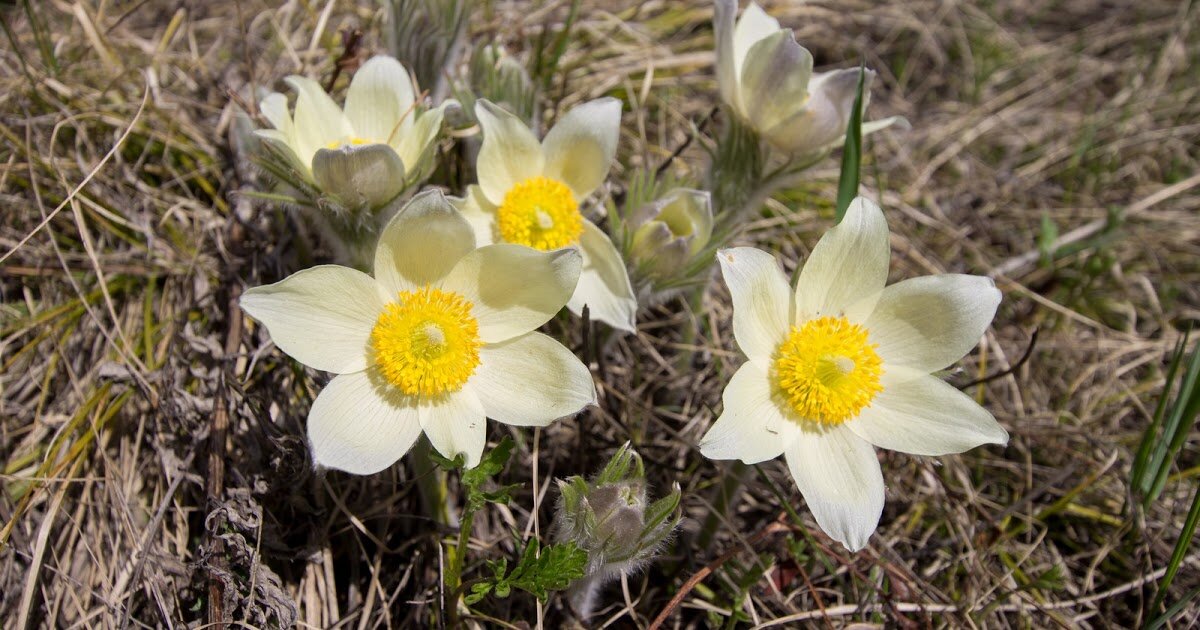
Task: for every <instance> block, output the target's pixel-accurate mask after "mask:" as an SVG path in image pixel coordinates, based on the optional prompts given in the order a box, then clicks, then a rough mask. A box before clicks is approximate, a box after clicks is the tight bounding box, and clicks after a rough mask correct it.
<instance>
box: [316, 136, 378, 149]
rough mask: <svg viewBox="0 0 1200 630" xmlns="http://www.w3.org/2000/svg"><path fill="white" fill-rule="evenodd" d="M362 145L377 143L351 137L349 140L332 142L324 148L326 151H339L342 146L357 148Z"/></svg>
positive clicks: (343, 139)
mask: <svg viewBox="0 0 1200 630" xmlns="http://www.w3.org/2000/svg"><path fill="white" fill-rule="evenodd" d="M364 144H378V143H377V142H372V141H370V140H367V139H366V138H359V137H358V136H351V137H349V138H342V139H341V140H334V141H333V142H330V143H329V144H327V145H325V148H326V149H340V148H342V147H344V146H355V147H358V146H362V145H364Z"/></svg>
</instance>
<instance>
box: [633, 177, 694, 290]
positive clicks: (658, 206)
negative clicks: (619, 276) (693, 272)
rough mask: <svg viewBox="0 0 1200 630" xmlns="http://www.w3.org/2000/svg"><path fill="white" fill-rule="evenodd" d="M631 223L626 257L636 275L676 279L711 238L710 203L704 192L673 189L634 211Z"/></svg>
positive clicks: (654, 278) (657, 278)
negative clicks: (630, 238)
mask: <svg viewBox="0 0 1200 630" xmlns="http://www.w3.org/2000/svg"><path fill="white" fill-rule="evenodd" d="M632 223H633V225H634V226H635V227H634V232H633V241H632V245H631V247H630V255H631V257H632V259H633V263H634V264H635V265H636V266H637V269H638V270H639V275H642V276H643V277H646V278H650V279H652V280H667V279H673V278H678V277H679V276H680V275H682V273H683V271H684V269H685V267H686V266H687V264H688V262H689V261H690V260H691V259H692V257H693V256H695V255H696V254H698V253H700V252H701V251H703V250H704V248H705V247H707V246H708V243H709V239H710V238H711V237H712V230H713V212H712V200H711V198H710V196H709V193H708V192H706V191H703V190H694V189H690V188H676V189H674V190H672V191H670V192H668V193H667V194H666V195H664V196H663V197H661V198H659V199H657V200H655V201H652V202H650V203H648V204H646V205H644V206H642V207H641V208H639V209H638V210H637V211H635V212H634V215H633V221H632Z"/></svg>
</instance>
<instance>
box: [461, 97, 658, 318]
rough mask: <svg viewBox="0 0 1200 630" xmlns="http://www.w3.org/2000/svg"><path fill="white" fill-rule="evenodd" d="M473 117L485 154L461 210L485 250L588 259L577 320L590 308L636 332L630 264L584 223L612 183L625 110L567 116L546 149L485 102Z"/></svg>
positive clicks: (575, 307)
mask: <svg viewBox="0 0 1200 630" xmlns="http://www.w3.org/2000/svg"><path fill="white" fill-rule="evenodd" d="M475 116H476V118H477V119H478V120H479V125H480V127H481V128H482V129H483V146H482V147H481V148H480V150H479V158H478V160H477V161H476V164H475V171H476V173H477V174H478V176H479V184H478V185H477V186H471V187H470V188H468V189H467V196H466V198H464V199H462V200H460V201H459V202H458V204H457V205H458V208H459V210H461V211H462V213H463V214H464V215H465V216H466V217H467V220H469V221H470V222H471V225H472V226H473V227H474V228H475V238H476V239H477V240H478V241H479V243H480V244H486V243H517V244H519V245H525V246H527V247H532V248H534V249H540V250H543V251H552V250H556V249H560V248H564V247H567V248H572V249H576V250H578V251H579V252H580V253H581V254H582V255H583V272H582V273H581V274H580V275H579V286H578V287H576V288H575V294H574V295H572V296H571V301H570V302H568V303H567V308H569V309H571V312H572V313H575V314H576V315H578V314H580V313H581V312H582V311H583V307H584V306H585V305H586V306H587V307H588V311H589V313H590V316H591V318H592V319H598V320H600V321H602V322H604V323H606V324H608V325H610V326H612V327H614V328H619V329H621V330H626V331H629V332H633V331H634V315H635V314H636V312H637V300H636V299H635V298H634V295H633V288H632V287H631V286H630V283H629V275H628V273H627V272H626V270H625V263H624V262H622V260H621V255H620V254H619V253H618V252H617V248H616V247H614V246H613V243H612V241H611V240H610V239H609V238H608V235H607V234H605V233H604V232H603V231H601V230H600V228H598V227H596V226H595V225H594V224H593V223H592V222H591V221H588V220H587V219H586V218H584V216H583V214H582V213H581V212H580V209H579V204H580V203H581V202H582V201H583V200H584V199H586V198H587V197H588V196H589V195H591V194H592V193H593V192H595V191H596V189H598V188H599V187H600V185H601V184H603V183H604V179H605V178H606V177H608V170H609V167H610V166H611V165H612V161H613V157H614V156H615V155H616V151H617V138H618V135H619V131H620V124H621V103H620V101H618V100H616V99H614V98H601V99H597V100H594V101H590V102H587V103H584V104H582V105H579V106H577V107H575V108H574V109H572V110H571V111H569V112H567V113H566V114H565V115H563V117H562V119H560V120H559V121H558V123H557V124H556V125H554V128H553V129H551V130H550V131H549V133H547V134H546V137H545V139H544V140H542V142H540V143H539V142H538V140H537V137H536V136H534V134H533V132H532V131H530V129H529V127H526V126H525V123H523V122H521V119H520V118H517V117H516V116H514V115H512V114H510V113H509V112H507V111H505V110H504V109H501V108H500V107H497V106H496V105H494V104H492V103H491V102H489V101H486V100H484V99H480V100H479V101H477V102H476V104H475Z"/></svg>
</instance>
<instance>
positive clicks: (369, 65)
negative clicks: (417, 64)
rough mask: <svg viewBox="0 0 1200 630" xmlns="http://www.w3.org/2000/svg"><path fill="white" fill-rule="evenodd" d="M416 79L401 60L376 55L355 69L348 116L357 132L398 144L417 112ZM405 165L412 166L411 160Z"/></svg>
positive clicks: (375, 140) (374, 140) (348, 95)
mask: <svg viewBox="0 0 1200 630" xmlns="http://www.w3.org/2000/svg"><path fill="white" fill-rule="evenodd" d="M415 102H416V99H415V97H414V96H413V86H412V80H411V79H409V77H408V71H407V70H405V69H404V66H403V65H401V63H400V62H399V61H396V60H395V59H393V58H391V57H388V56H385V55H380V56H377V57H372V58H370V59H369V60H367V62H366V63H364V64H363V65H362V67H361V68H359V69H358V72H355V73H354V79H353V80H351V81H350V88H349V89H348V90H347V91H346V118H347V119H348V120H349V121H350V126H351V127H353V129H354V132H353V135H354V136H356V137H358V138H362V139H363V140H366V141H368V142H371V143H379V144H394V143H395V142H397V141H398V140H399V138H402V137H404V136H405V135H407V133H408V130H409V129H411V128H412V126H413V118H414V117H415V116H416V114H417V113H416V110H415V109H414V104H415ZM404 165H405V166H411V164H409V163H408V162H405V163H404Z"/></svg>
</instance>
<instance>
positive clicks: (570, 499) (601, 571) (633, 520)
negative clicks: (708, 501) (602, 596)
mask: <svg viewBox="0 0 1200 630" xmlns="http://www.w3.org/2000/svg"><path fill="white" fill-rule="evenodd" d="M558 487H559V490H560V492H561V496H560V498H559V502H558V510H557V512H556V513H555V517H554V536H555V538H556V539H557V540H558V542H561V543H566V542H573V543H575V545H576V546H577V547H579V548H580V549H583V550H584V551H586V552H587V554H588V564H587V567H586V569H585V575H584V577H583V578H581V579H579V580H578V581H576V583H575V584H573V585H572V586H571V590H570V592H569V593H568V597H569V598H570V600H571V605H572V606H573V607H574V608H575V611H576V613H578V614H579V616H580V617H581V618H584V619H586V618H587V617H588V616H590V614H591V612H592V609H593V608H594V604H595V599H596V596H597V594H598V593H599V591H600V587H602V586H603V585H604V583H605V582H607V581H609V580H612V579H615V578H618V577H620V576H622V575H628V574H630V573H632V572H634V571H636V570H637V569H639V568H640V567H642V566H643V565H644V564H645V563H647V562H649V561H650V559H651V558H653V556H654V555H655V554H656V553H658V551H659V549H660V548H661V547H662V546H663V544H664V543H665V542H666V541H667V539H668V538H669V537H670V536H671V533H672V532H674V531H675V526H676V525H678V524H679V520H680V518H681V516H680V513H679V500H680V495H681V492H680V489H679V484H675V487H674V488H673V489H672V490H671V493H670V494H668V495H667V496H665V497H663V498H661V499H659V500H657V501H654V502H649V501H648V499H647V497H646V474H645V468H644V466H643V464H642V458H641V457H640V456H639V455H638V454H637V452H636V451H634V450H633V449H632V448H630V446H629V444H628V443H626V444H625V445H624V446H622V447H621V448H620V449H618V450H617V452H616V454H614V455H613V457H612V459H611V460H610V461H609V462H608V464H607V465H606V466H605V467H604V469H603V470H602V471H600V473H599V474H598V475H596V477H595V478H593V479H592V480H591V481H586V480H584V478H583V477H571V478H570V479H566V480H559V482H558Z"/></svg>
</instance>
